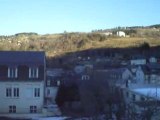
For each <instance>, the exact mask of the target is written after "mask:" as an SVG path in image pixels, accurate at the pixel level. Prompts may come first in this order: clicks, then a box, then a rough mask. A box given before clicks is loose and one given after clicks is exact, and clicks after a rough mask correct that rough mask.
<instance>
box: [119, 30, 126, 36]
mask: <svg viewBox="0 0 160 120" xmlns="http://www.w3.org/2000/svg"><path fill="white" fill-rule="evenodd" d="M117 36H119V37H125V36H126V34H125V32H123V31H117Z"/></svg>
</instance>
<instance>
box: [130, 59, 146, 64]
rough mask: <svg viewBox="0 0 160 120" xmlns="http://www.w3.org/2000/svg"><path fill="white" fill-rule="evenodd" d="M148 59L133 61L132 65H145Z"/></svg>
mask: <svg viewBox="0 0 160 120" xmlns="http://www.w3.org/2000/svg"><path fill="white" fill-rule="evenodd" d="M145 64H146V59H136V60H131V65H145Z"/></svg>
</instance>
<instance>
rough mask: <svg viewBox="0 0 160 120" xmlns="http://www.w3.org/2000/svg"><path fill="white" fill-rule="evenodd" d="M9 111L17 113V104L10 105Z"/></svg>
mask: <svg viewBox="0 0 160 120" xmlns="http://www.w3.org/2000/svg"><path fill="white" fill-rule="evenodd" d="M9 113H16V106H15V105H12V106H9Z"/></svg>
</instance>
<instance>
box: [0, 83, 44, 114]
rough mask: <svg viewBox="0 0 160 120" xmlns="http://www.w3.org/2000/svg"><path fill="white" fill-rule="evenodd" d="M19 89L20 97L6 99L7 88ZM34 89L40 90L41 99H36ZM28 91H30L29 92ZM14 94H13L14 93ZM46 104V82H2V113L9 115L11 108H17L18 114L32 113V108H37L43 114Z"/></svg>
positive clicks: (0, 93)
mask: <svg viewBox="0 0 160 120" xmlns="http://www.w3.org/2000/svg"><path fill="white" fill-rule="evenodd" d="M8 86H11V87H13V88H14V87H18V88H19V97H18V98H14V97H12V98H10V97H9V98H8V97H6V87H8ZM34 88H40V97H34ZM28 89H30V90H29V91H30V92H29V91H28ZM12 93H13V92H12ZM43 102H44V82H43V81H40V82H37V81H34V82H23V81H21V82H16V81H15V82H0V113H8V112H9V106H10V105H15V106H16V113H30V106H31V105H35V106H37V109H38V112H41V110H42V107H43Z"/></svg>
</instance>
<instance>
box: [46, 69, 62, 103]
mask: <svg viewBox="0 0 160 120" xmlns="http://www.w3.org/2000/svg"><path fill="white" fill-rule="evenodd" d="M63 75H64V70H63V69H61V68H52V69H51V68H48V69H47V71H46V83H45V84H46V85H45V86H46V88H45V103H46V105H50V104H52V105H53V104H55V98H56V95H57V92H58V88H59V85H60V84H61V81H62V76H63Z"/></svg>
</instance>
